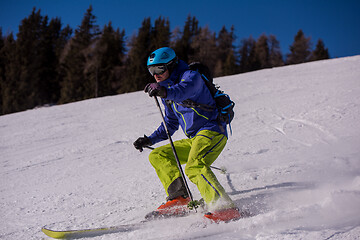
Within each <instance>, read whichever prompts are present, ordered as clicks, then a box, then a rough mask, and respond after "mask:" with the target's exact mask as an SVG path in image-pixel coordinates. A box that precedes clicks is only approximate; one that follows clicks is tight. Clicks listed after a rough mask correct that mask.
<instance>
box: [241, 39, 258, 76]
mask: <svg viewBox="0 0 360 240" xmlns="http://www.w3.org/2000/svg"><path fill="white" fill-rule="evenodd" d="M255 46H256V41H255V40H254V38H253V37H252V36H250V37H249V38H248V39H243V40H241V45H240V50H239V57H240V67H239V69H240V72H249V71H254V70H258V69H259V63H258V62H257V59H256V55H255Z"/></svg>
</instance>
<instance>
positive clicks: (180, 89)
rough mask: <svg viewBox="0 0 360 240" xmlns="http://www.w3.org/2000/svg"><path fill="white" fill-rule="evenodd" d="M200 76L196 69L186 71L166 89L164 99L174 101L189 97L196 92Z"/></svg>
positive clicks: (199, 86) (199, 83) (199, 84)
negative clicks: (178, 80) (176, 82)
mask: <svg viewBox="0 0 360 240" xmlns="http://www.w3.org/2000/svg"><path fill="white" fill-rule="evenodd" d="M202 81H203V80H202V79H201V76H200V74H199V73H198V72H196V71H190V70H189V71H186V72H185V73H184V74H183V75H182V77H181V80H180V82H179V83H178V84H175V85H173V86H171V87H169V88H168V89H167V96H166V99H168V100H172V101H175V102H182V101H184V100H186V99H190V98H192V97H193V96H195V95H196V94H197V91H198V89H199V88H201V83H202Z"/></svg>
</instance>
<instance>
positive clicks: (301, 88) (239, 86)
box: [0, 56, 360, 240]
mask: <svg viewBox="0 0 360 240" xmlns="http://www.w3.org/2000/svg"><path fill="white" fill-rule="evenodd" d="M215 82H217V83H218V84H219V85H220V86H221V88H222V89H223V90H225V91H226V92H227V93H228V94H229V95H230V96H231V97H232V99H233V100H234V101H235V102H236V107H235V112H236V116H235V119H234V121H233V123H232V129H233V134H232V136H230V137H229V141H228V144H227V146H226V148H225V150H224V151H223V153H222V154H221V155H220V157H219V158H218V160H217V161H215V163H214V166H216V167H222V166H224V167H226V168H227V170H228V173H227V174H221V173H220V172H218V171H216V170H215V174H216V175H217V177H218V179H219V181H220V182H221V183H222V184H223V186H224V187H225V189H226V191H227V192H228V193H229V194H230V196H231V197H232V198H233V200H234V201H235V202H236V204H237V206H238V207H239V208H241V209H246V210H248V211H250V212H251V213H252V214H253V215H254V216H253V217H250V218H246V219H241V220H239V221H236V222H231V223H223V224H208V225H207V226H206V227H204V225H203V224H199V222H201V221H202V215H200V214H198V215H192V216H189V217H185V218H178V219H167V220H162V221H155V222H152V223H150V224H146V225H144V227H143V228H140V229H138V230H135V231H132V232H121V233H114V234H108V235H104V236H97V237H94V238H91V239H360V56H354V57H347V58H340V59H331V60H326V61H317V62H311V63H305V64H299V65H291V66H285V67H280V68H274V69H266V70H261V71H256V72H251V73H246V74H239V75H234V76H228V77H222V78H217V79H215ZM160 122H161V116H160V114H159V110H158V109H157V107H156V105H155V102H154V100H153V99H152V98H149V97H148V96H147V95H146V94H145V93H143V92H135V93H130V94H123V95H118V96H112V97H104V98H98V99H91V100H87V101H81V102H76V103H72V104H66V105H59V106H53V107H44V108H38V109H34V110H29V111H25V112H20V113H15V114H10V115H4V116H0V219H1V220H0V239H6V240H8V239H10V240H11V239H14V240H18V239H48V238H47V237H46V236H45V235H44V234H43V233H42V232H41V227H43V226H45V225H46V226H49V227H52V228H55V229H72V228H78V229H81V228H93V227H102V226H111V225H118V224H125V223H135V222H138V221H141V220H142V219H143V217H144V215H145V214H146V213H148V212H149V211H152V210H153V209H155V208H157V207H158V206H159V205H160V204H161V203H162V202H164V201H165V197H166V196H165V193H164V190H163V189H162V186H161V183H160V181H159V180H158V178H157V176H156V174H155V171H154V170H153V168H152V167H151V165H150V163H149V162H148V154H149V151H150V150H144V152H142V153H140V152H138V151H136V150H135V149H134V147H133V141H134V140H136V139H137V138H138V137H139V136H142V135H143V134H150V133H152V131H153V130H155V128H156V127H157V126H158V125H159V124H160ZM183 137H184V135H183V133H182V132H181V131H178V132H177V133H176V134H175V135H174V140H176V139H180V138H183ZM165 143H167V142H163V143H162V144H165ZM159 145H160V144H158V145H157V146H159ZM189 186H190V189H191V190H192V193H193V195H194V197H195V198H196V199H199V198H200V195H199V193H198V191H197V189H196V186H194V185H193V184H192V183H189Z"/></svg>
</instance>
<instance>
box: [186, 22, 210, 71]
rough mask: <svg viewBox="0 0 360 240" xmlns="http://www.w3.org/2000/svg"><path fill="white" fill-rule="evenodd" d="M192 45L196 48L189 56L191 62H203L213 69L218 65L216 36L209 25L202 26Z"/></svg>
mask: <svg viewBox="0 0 360 240" xmlns="http://www.w3.org/2000/svg"><path fill="white" fill-rule="evenodd" d="M190 47H191V48H192V49H193V50H194V54H193V55H192V56H189V60H188V61H189V63H190V62H201V63H204V64H205V65H207V66H208V67H209V69H210V70H212V71H213V69H214V68H215V65H216V61H217V59H216V49H217V48H216V36H215V33H214V32H212V31H210V29H209V28H208V26H206V27H204V28H201V29H200V32H199V34H198V35H196V36H195V37H194V38H193V40H192V43H191V45H190Z"/></svg>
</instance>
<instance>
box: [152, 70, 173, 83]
mask: <svg viewBox="0 0 360 240" xmlns="http://www.w3.org/2000/svg"><path fill="white" fill-rule="evenodd" d="M169 76H170V73H169V70H166V71H165V72H164V73H163V74H154V78H155V80H156V82H162V81H165V80H166V79H168V78H169Z"/></svg>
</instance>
